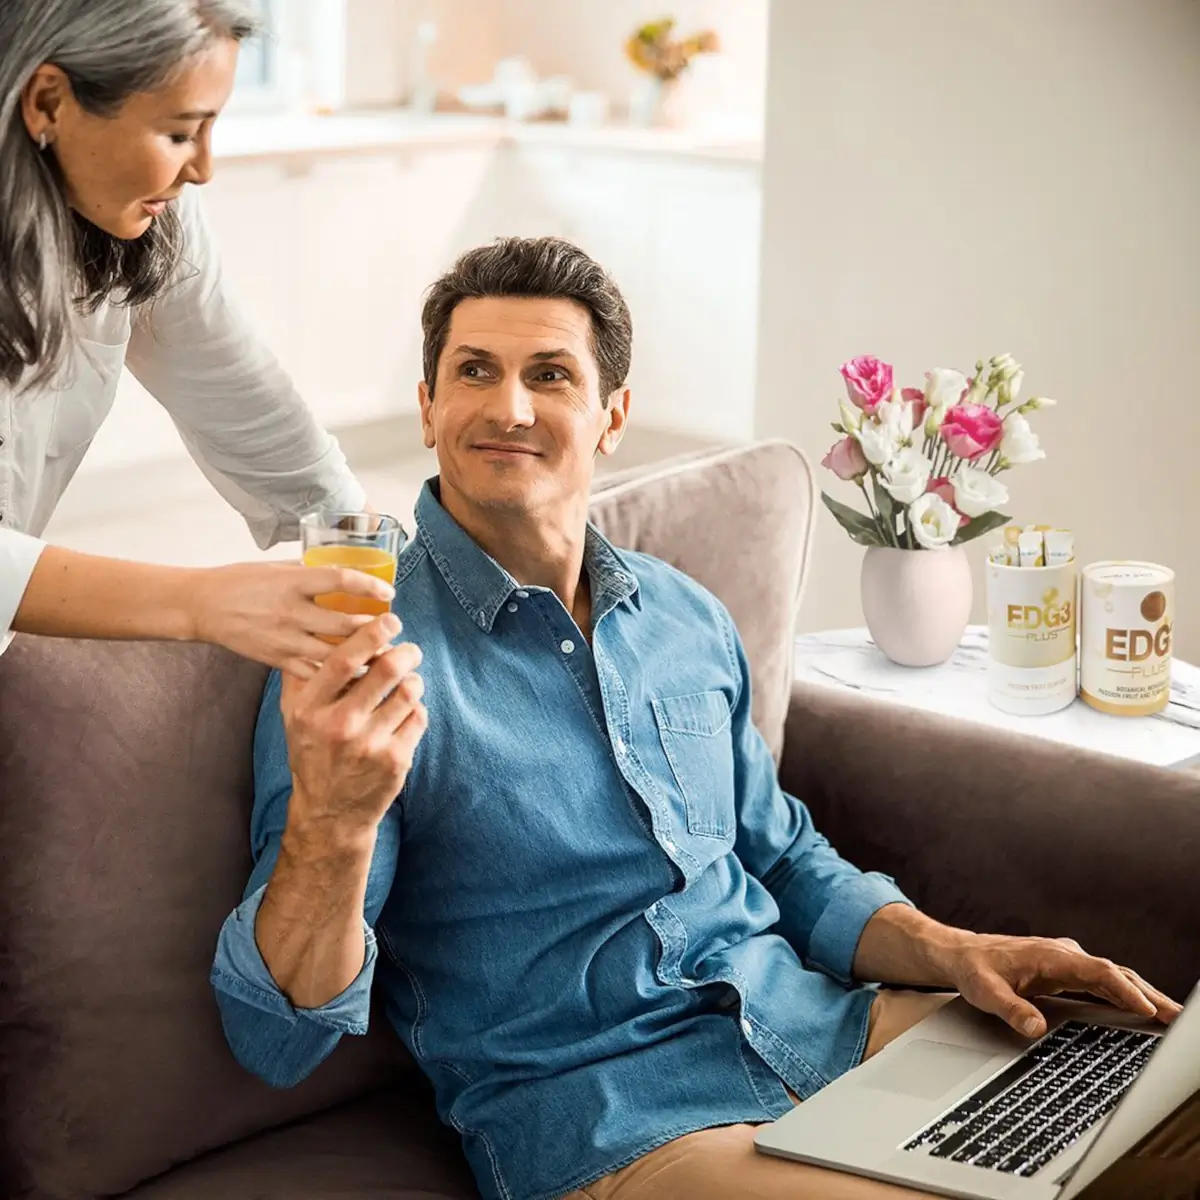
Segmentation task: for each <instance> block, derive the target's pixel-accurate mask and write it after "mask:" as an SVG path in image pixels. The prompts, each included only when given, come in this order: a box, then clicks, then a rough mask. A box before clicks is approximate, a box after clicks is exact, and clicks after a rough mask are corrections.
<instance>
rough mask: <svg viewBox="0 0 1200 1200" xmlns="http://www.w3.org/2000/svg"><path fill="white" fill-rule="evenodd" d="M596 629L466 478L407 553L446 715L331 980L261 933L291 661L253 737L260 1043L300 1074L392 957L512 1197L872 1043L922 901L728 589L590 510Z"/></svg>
mask: <svg viewBox="0 0 1200 1200" xmlns="http://www.w3.org/2000/svg"><path fill="white" fill-rule="evenodd" d="M585 568H586V571H587V574H588V578H589V580H590V585H591V596H592V615H593V628H594V635H593V643H592V645H590V646H589V644H588V641H587V639H586V638H584V637H582V636H581V635H580V631H579V629H578V627H577V626H576V625H575V623H574V621H573V620H572V618H571V616H570V614H569V613H568V612H567V610H566V609H565V607H564V606H563V604H562V603H561V601H559V599H558V598H557V597H556V596H555V595H554V593H553V592H551V591H549V590H547V589H544V588H535V587H521V586H519V585H518V584H517V583H516V582H514V580H513V579H512V577H511V576H510V575H509V574H508V573H507V572H506V571H505V570H504V569H503V568H502V567H500V565H499V564H498V563H496V562H495V560H494V559H492V558H491V557H490V556H488V555H487V554H485V553H484V552H483V551H482V550H481V549H480V548H479V547H478V546H477V545H476V544H475V543H474V542H473V541H472V540H471V538H470V537H469V536H468V535H467V534H466V533H465V532H464V531H463V529H462V528H461V527H460V526H459V525H458V524H457V523H456V522H455V521H454V520H453V519H452V518H451V517H450V515H449V514H448V513H447V512H446V511H445V510H444V509H443V508H442V506H441V504H440V502H439V500H438V490H437V485H436V483H435V482H431V483H430V484H427V485H426V488H425V490H424V492H423V493H422V495H421V498H420V502H419V505H418V509H417V534H416V536H415V538H414V540H413V541H412V543H410V545H409V546H408V547H407V548H406V549H405V551H404V552H403V554H402V555H401V558H400V564H399V569H398V571H397V584H396V600H395V611H396V613H397V614H398V615H399V616H400V617H401V618H402V620H403V622H404V626H405V630H404V636H405V637H407V638H411V639H412V640H413V641H415V642H417V643H418V644H419V645H420V646H421V648H422V650H423V652H424V664H423V666H422V668H421V672H422V675H423V677H424V679H425V683H426V696H425V699H426V704H427V706H428V709H429V729H428V732H427V733H426V735H425V738H424V739H423V741H422V742H421V745H420V747H419V749H418V752H417V756H416V761H415V763H414V765H413V769H412V772H411V773H410V775H409V778H408V782H407V784H406V785H405V788H404V790H403V792H402V793H401V794H400V796H399V797H398V798H397V800H396V803H395V804H394V805H393V806H392V808H391V809H390V810H389V812H388V815H387V817H386V818H385V819H384V821H383V823H382V825H381V826H380V829H379V836H378V841H377V845H376V849H375V857H374V862H373V864H372V867H371V872H370V879H369V884H368V888H367V899H366V912H365V914H364V918H365V934H366V943H367V955H366V962H365V965H364V967H363V970H362V973H361V974H360V975H359V977H358V979H357V980H355V982H354V983H352V984H351V985H350V987H349V988H348V989H347V990H346V991H345V992H344V993H343V994H342V995H341V996H339V997H337V998H335V999H334V1000H332V1001H331V1002H330V1003H329V1004H327V1005H325V1006H324V1007H323V1008H320V1009H312V1010H298V1009H296V1008H294V1007H293V1006H292V1005H291V1004H290V1003H289V1002H288V1000H287V999H286V998H285V997H284V996H283V994H282V993H281V992H280V990H279V988H278V987H277V986H276V984H275V982H274V980H273V979H272V977H271V975H270V972H269V971H268V970H267V968H266V966H265V964H264V962H263V960H262V956H261V955H260V953H259V951H258V948H257V946H256V944H255V939H254V922H255V915H256V913H257V911H258V905H259V902H260V901H261V899H262V895H263V891H264V888H265V886H266V884H267V882H268V880H269V879H270V877H271V872H272V869H273V867H274V863H275V859H276V856H277V854H278V849H279V839H280V835H281V833H282V831H283V828H284V823H285V819H286V810H287V804H288V796H289V793H290V789H291V776H290V773H289V770H288V762H287V748H286V744H285V739H284V731H283V725H282V722H281V719H280V713H279V679H278V676H272V678H271V681H270V683H269V684H268V686H267V691H266V695H265V697H264V700H263V707H262V712H261V715H260V718H259V725H258V731H257V740H256V745H255V773H256V796H255V805H254V815H253V821H252V830H251V837H252V843H253V852H254V857H255V860H256V866H255V869H254V872H253V875H252V876H251V879H250V882H249V884H248V886H247V888H246V893H245V899H244V902H243V903H242V904H241V906H240V907H239V908H237V909H236V910H235V911H234V912H233V913H231V914H230V916H229V918H228V920H227V921H226V922H225V925H224V928H223V929H222V931H221V935H220V941H219V945H218V947H217V952H216V961H215V963H214V966H213V972H212V980H213V984H214V986H215V988H216V995H217V1001H218V1004H219V1006H220V1010H221V1017H222V1020H223V1022H224V1026H225V1032H226V1035H227V1037H228V1039H229V1044H230V1045H231V1047H232V1048H233V1051H234V1053H235V1054H236V1055H237V1057H238V1059H239V1060H240V1061H241V1062H242V1064H243V1065H244V1066H245V1067H247V1068H248V1069H249V1070H250V1071H253V1072H254V1073H255V1074H257V1075H259V1076H261V1077H262V1078H263V1079H265V1080H267V1081H268V1082H269V1083H271V1084H274V1085H276V1086H279V1087H287V1086H290V1085H292V1084H295V1083H297V1082H298V1081H299V1080H301V1079H303V1078H304V1077H305V1076H306V1075H308V1074H309V1073H310V1072H311V1071H312V1070H313V1069H314V1068H316V1067H317V1065H318V1064H319V1063H320V1062H321V1061H322V1060H323V1059H324V1058H325V1057H326V1056H327V1055H328V1054H329V1053H330V1052H331V1051H332V1050H333V1048H334V1046H336V1044H337V1042H338V1040H339V1039H340V1038H341V1037H342V1035H343V1034H347V1033H350V1034H361V1033H364V1032H365V1031H366V1027H367V1016H368V1008H369V993H370V990H371V987H372V983H373V982H374V985H375V986H376V987H378V988H379V989H380V991H381V992H382V998H383V1000H384V1002H385V1006H386V1012H387V1014H388V1016H389V1018H390V1020H391V1023H392V1025H393V1027H394V1028H395V1030H396V1032H397V1033H398V1034H399V1036H400V1037H401V1038H402V1039H403V1041H404V1044H405V1045H406V1046H407V1047H408V1048H409V1050H410V1051H411V1052H412V1054H413V1056H414V1057H415V1058H416V1060H417V1062H418V1063H419V1064H420V1066H421V1068H422V1070H423V1071H424V1072H425V1074H426V1075H427V1076H428V1077H429V1078H430V1079H431V1080H432V1082H433V1084H434V1087H435V1089H436V1093H437V1102H438V1107H439V1110H440V1113H441V1116H442V1119H443V1120H444V1121H445V1122H447V1123H448V1124H450V1125H452V1126H453V1127H454V1128H455V1129H457V1130H458V1131H459V1133H460V1134H461V1135H462V1141H463V1147H464V1149H465V1152H466V1155H467V1157H468V1159H469V1160H470V1163H471V1166H472V1168H473V1169H474V1172H475V1176H476V1178H477V1180H478V1183H479V1187H480V1189H481V1191H482V1192H483V1194H484V1196H486V1197H502V1198H503V1200H535V1198H549V1197H554V1196H559V1195H562V1194H563V1193H566V1192H569V1191H571V1190H573V1189H575V1188H578V1187H581V1186H583V1185H585V1184H587V1183H589V1182H590V1181H592V1180H594V1179H597V1178H599V1177H600V1176H602V1175H605V1174H607V1173H608V1172H610V1171H613V1170H615V1169H616V1168H618V1167H621V1166H623V1165H625V1164H627V1163H630V1162H632V1161H633V1160H634V1159H636V1158H639V1157H640V1156H641V1155H643V1154H645V1153H647V1152H648V1151H649V1150H651V1149H653V1148H654V1147H656V1146H659V1145H661V1144H663V1143H664V1142H667V1141H669V1140H671V1139H673V1138H676V1137H679V1136H681V1135H682V1134H685V1133H689V1132H692V1131H694V1130H697V1129H702V1128H707V1127H710V1126H716V1125H727V1124H733V1123H737V1122H743V1121H748V1122H763V1121H768V1120H771V1119H773V1118H775V1117H778V1116H781V1115H782V1114H783V1113H785V1112H787V1111H788V1110H789V1108H790V1106H791V1101H790V1100H789V1098H788V1090H789V1089H790V1090H791V1091H792V1092H794V1093H795V1094H797V1095H799V1096H800V1097H805V1096H809V1095H811V1094H812V1093H813V1092H815V1091H817V1090H818V1089H819V1088H820V1087H822V1086H823V1085H824V1084H826V1083H828V1082H829V1081H830V1080H832V1079H834V1078H835V1077H836V1076H838V1075H840V1074H842V1073H843V1072H844V1071H846V1070H847V1069H849V1068H850V1067H852V1066H854V1065H855V1064H856V1063H857V1062H858V1061H859V1059H860V1058H861V1055H862V1052H863V1047H864V1044H865V1041H866V1034H867V1020H868V1013H869V1008H870V1002H871V1000H872V998H873V995H874V993H873V992H872V991H871V990H869V989H865V988H860V987H856V986H854V985H853V984H852V983H851V981H850V974H851V963H852V961H853V958H854V953H855V949H856V947H857V945H858V941H859V937H860V935H861V933H862V930H863V927H864V925H865V924H866V923H867V921H868V920H869V919H870V917H871V916H872V914H873V913H875V912H876V911H877V910H878V909H879V908H881V907H882V906H883V905H885V904H891V903H896V902H904V897H903V896H902V895H901V893H900V892H899V891H898V890H897V889H896V887H895V885H894V884H893V882H892V881H891V880H890V879H887V878H886V877H884V876H881V875H875V874H863V873H861V872H860V871H858V870H857V869H856V868H855V867H853V866H851V865H850V864H849V863H847V862H846V861H845V860H843V859H842V858H840V857H839V856H838V855H837V853H836V852H835V851H834V850H833V849H832V848H831V847H830V846H829V844H828V843H827V842H826V841H825V839H824V838H822V837H821V835H820V834H819V833H817V831H816V830H815V829H814V828H813V825H812V821H811V819H810V817H809V814H808V811H807V809H806V808H805V807H804V805H803V804H802V803H801V802H800V801H799V800H797V799H795V798H794V797H792V796H789V795H787V794H786V793H785V792H783V791H781V790H780V788H779V785H778V783H777V782H776V774H775V764H774V762H773V761H772V758H771V754H770V752H769V750H768V748H767V745H766V743H765V742H764V741H763V739H762V737H761V736H760V735H759V733H758V732H757V731H756V729H755V728H754V725H753V724H752V723H751V718H750V679H749V674H748V670H747V665H746V659H745V655H744V653H743V651H742V646H741V642H740V640H739V638H738V635H737V632H736V630H735V629H734V626H733V622H732V621H731V620H730V617H729V614H728V613H727V612H726V611H725V609H724V607H723V606H722V605H721V604H720V603H719V602H718V601H717V600H716V598H715V597H713V596H712V595H711V594H710V593H709V592H707V591H705V589H704V588H702V587H700V586H699V585H698V584H696V583H695V582H693V581H692V580H691V579H689V578H687V577H686V576H684V575H682V574H681V573H679V572H678V571H676V570H674V569H673V568H671V567H669V566H668V565H666V564H665V563H663V562H660V561H659V560H657V559H654V558H651V557H649V556H647V555H643V554H634V553H628V552H625V551H621V552H618V551H617V550H615V549H614V548H613V547H612V546H611V545H610V544H609V543H608V542H607V541H606V540H605V539H604V538H603V537H602V536H601V535H600V533H599V532H598V531H597V530H596V529H594V528H590V527H589V529H588V532H587V545H586V553H585Z"/></svg>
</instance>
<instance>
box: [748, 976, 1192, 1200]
mask: <svg viewBox="0 0 1200 1200" xmlns="http://www.w3.org/2000/svg"><path fill="white" fill-rule="evenodd" d="M1043 1011H1045V1013H1046V1015H1047V1021H1048V1024H1049V1031H1048V1033H1047V1034H1046V1036H1045V1037H1043V1038H1042V1039H1041V1040H1039V1041H1037V1042H1035V1043H1033V1044H1032V1045H1031V1044H1030V1043H1028V1042H1027V1041H1025V1040H1024V1039H1022V1038H1020V1037H1018V1035H1017V1034H1015V1033H1013V1032H1011V1031H1010V1030H1009V1029H1008V1027H1007V1026H1005V1025H1003V1024H1002V1023H1001V1022H1000V1021H999V1020H997V1019H996V1018H994V1017H988V1016H986V1015H984V1014H983V1013H981V1012H979V1011H978V1010H977V1009H974V1008H972V1007H971V1006H970V1005H969V1004H967V1002H966V1001H965V1000H961V999H958V1000H954V1001H952V1002H951V1003H950V1004H948V1005H947V1006H946V1007H945V1008H943V1009H941V1010H939V1011H938V1012H936V1013H935V1014H934V1015H933V1016H931V1017H928V1018H926V1019H925V1020H924V1021H921V1022H920V1023H919V1024H918V1025H915V1026H914V1027H913V1028H912V1029H910V1030H909V1031H908V1032H907V1033H905V1034H903V1035H902V1036H901V1037H899V1038H897V1039H896V1040H895V1041H894V1042H892V1043H891V1044H890V1045H889V1046H887V1047H886V1048H885V1049H884V1050H881V1051H880V1052H879V1053H878V1054H877V1055H875V1056H874V1057H873V1058H871V1059H869V1060H868V1061H867V1062H865V1063H863V1064H862V1065H861V1066H859V1067H856V1068H855V1069H854V1070H853V1071H849V1072H848V1073H847V1074H845V1075H843V1076H842V1077H841V1078H840V1079H837V1080H835V1081H834V1082H833V1083H831V1084H829V1086H828V1087H825V1088H823V1089H822V1090H821V1091H820V1092H818V1093H817V1094H816V1095H815V1096H814V1097H813V1098H812V1099H811V1100H806V1101H805V1102H804V1103H803V1104H800V1105H798V1106H797V1107H796V1108H795V1109H793V1110H792V1111H791V1112H790V1113H788V1114H787V1115H786V1116H784V1117H781V1118H780V1119H779V1120H778V1121H776V1122H775V1123H774V1124H772V1125H766V1126H764V1127H763V1128H762V1129H760V1130H759V1132H758V1135H757V1137H756V1138H755V1141H756V1143H757V1145H758V1148H759V1149H760V1150H762V1151H765V1152H766V1153H768V1154H777V1155H780V1156H782V1157H784V1158H792V1159H797V1160H799V1161H801V1162H806V1163H814V1164H816V1165H817V1166H823V1167H832V1168H835V1169H837V1170H841V1171H850V1172H852V1173H854V1174H856V1175H866V1176H869V1177H871V1178H873V1179H883V1180H887V1181H888V1182H890V1183H901V1184H908V1185H909V1186H911V1187H917V1188H922V1189H924V1190H925V1191H928V1192H934V1193H936V1194H938V1195H942V1196H959V1197H963V1198H964V1200H1009V1198H1010V1197H1019V1198H1020V1200H1026V1198H1029V1200H1041V1198H1042V1197H1045V1198H1046V1200H1051V1198H1053V1200H1071V1197H1073V1196H1077V1195H1079V1193H1080V1192H1082V1191H1083V1189H1084V1188H1085V1187H1087V1185H1088V1184H1089V1183H1091V1182H1092V1181H1093V1180H1094V1179H1096V1178H1097V1177H1098V1176H1100V1175H1101V1174H1103V1172H1104V1171H1106V1170H1107V1169H1108V1168H1109V1167H1110V1166H1111V1165H1112V1164H1113V1163H1114V1162H1115V1161H1116V1160H1117V1159H1118V1158H1120V1157H1121V1155H1122V1154H1124V1153H1125V1152H1126V1151H1127V1150H1129V1149H1131V1148H1132V1147H1133V1146H1135V1145H1136V1144H1137V1143H1138V1142H1139V1141H1141V1140H1142V1138H1144V1137H1145V1136H1146V1135H1147V1134H1148V1133H1150V1132H1151V1131H1152V1130H1153V1129H1154V1128H1155V1127H1156V1126H1157V1125H1158V1124H1159V1123H1160V1122H1161V1121H1163V1120H1165V1119H1166V1118H1167V1117H1168V1116H1169V1115H1170V1114H1171V1113H1172V1112H1174V1110H1175V1109H1177V1108H1178V1107H1179V1106H1180V1105H1181V1104H1182V1103H1183V1102H1184V1101H1185V1100H1187V1099H1188V1098H1189V1097H1191V1096H1192V1095H1193V1094H1194V1093H1195V1092H1197V1091H1198V1090H1200V987H1197V989H1196V990H1195V991H1193V992H1192V996H1191V999H1190V1000H1189V1001H1188V1003H1187V1005H1186V1007H1185V1008H1184V1011H1183V1012H1182V1013H1181V1014H1180V1016H1179V1017H1177V1018H1176V1020H1175V1022H1174V1024H1173V1025H1172V1026H1171V1027H1170V1029H1169V1030H1167V1031H1165V1032H1164V1031H1163V1029H1162V1027H1161V1026H1151V1025H1148V1024H1147V1023H1146V1022H1144V1021H1142V1020H1139V1019H1138V1018H1136V1017H1127V1016H1126V1015H1125V1014H1122V1013H1120V1012H1118V1011H1116V1010H1114V1009H1108V1008H1100V1007H1099V1006H1093V1005H1088V1006H1082V1005H1068V1004H1064V1003H1061V1002H1059V1003H1054V1002H1050V1003H1048V1004H1046V1005H1045V1006H1043Z"/></svg>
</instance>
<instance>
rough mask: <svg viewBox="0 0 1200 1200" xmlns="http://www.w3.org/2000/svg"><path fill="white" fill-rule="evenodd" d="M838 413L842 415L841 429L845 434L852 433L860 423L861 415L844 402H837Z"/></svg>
mask: <svg viewBox="0 0 1200 1200" xmlns="http://www.w3.org/2000/svg"><path fill="white" fill-rule="evenodd" d="M838 411H839V412H840V413H841V415H842V428H843V429H845V431H846V432H847V433H853V432H854V431H855V430H856V429H857V428H858V427H859V425H860V424H861V423H862V413H860V412H859V411H858V409H857V408H851V407H850V405H849V404H847V403H846V402H845V400H839V401H838Z"/></svg>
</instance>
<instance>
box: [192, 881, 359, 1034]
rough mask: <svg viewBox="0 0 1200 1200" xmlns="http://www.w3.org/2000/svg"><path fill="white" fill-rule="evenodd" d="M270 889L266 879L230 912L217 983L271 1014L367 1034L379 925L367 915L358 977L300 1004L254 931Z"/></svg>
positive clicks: (215, 967)
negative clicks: (323, 999) (318, 1001)
mask: <svg viewBox="0 0 1200 1200" xmlns="http://www.w3.org/2000/svg"><path fill="white" fill-rule="evenodd" d="M266 890H267V889H266V885H265V884H264V885H263V886H262V887H260V888H258V889H257V890H256V891H255V892H253V893H252V894H251V895H250V896H248V897H247V898H246V899H245V900H243V901H242V903H241V904H239V905H238V907H237V908H235V909H234V910H233V912H231V913H230V914H229V916H228V917H226V919H225V924H224V925H223V926H222V927H221V934H220V937H219V938H218V939H217V952H216V956H215V957H214V959H213V968H212V983H213V986H214V988H216V989H217V991H219V992H225V993H228V994H230V995H232V996H234V997H236V998H238V999H239V1000H242V1001H243V1002H244V1003H246V1004H249V1005H250V1006H251V1007H252V1008H257V1009H258V1010H259V1011H261V1012H263V1013H266V1014H268V1015H269V1016H274V1017H279V1018H282V1019H283V1020H284V1021H286V1022H287V1023H288V1024H289V1025H291V1024H294V1023H295V1022H296V1021H297V1020H298V1019H299V1018H300V1017H303V1019H304V1020H306V1021H311V1022H312V1023H313V1024H315V1025H321V1026H324V1027H325V1028H326V1029H332V1030H336V1031H337V1032H338V1033H350V1034H356V1035H359V1036H361V1035H362V1034H365V1033H366V1032H367V1026H368V1024H369V1022H370V1016H371V981H372V979H373V978H374V976H375V960H376V959H377V958H378V956H379V950H378V947H377V946H376V942H375V932H374V930H373V929H372V928H371V927H370V925H368V924H367V923H366V921H364V922H363V938H364V940H365V942H366V955H365V957H364V959H363V966H362V970H361V971H359V973H358V976H357V977H356V978H355V980H354V982H353V983H351V984H350V986H349V987H348V988H346V990H345V991H344V992H342V994H341V995H340V996H335V997H334V998H333V999H332V1000H330V1001H329V1003H328V1004H323V1005H322V1006H321V1007H320V1008H306V1009H303V1010H299V1009H296V1008H295V1007H294V1006H293V1005H292V1002H291V1001H290V1000H289V999H288V998H287V997H286V996H285V995H284V994H283V992H281V991H280V990H279V987H278V985H277V984H276V983H275V980H274V978H273V977H272V975H271V972H270V971H269V970H268V968H267V964H266V963H265V962H264V961H263V956H262V952H261V951H260V950H259V948H258V942H257V940H256V939H255V936H254V923H255V920H256V919H257V917H258V909H259V905H261V904H262V898H263V895H264V894H265V893H266Z"/></svg>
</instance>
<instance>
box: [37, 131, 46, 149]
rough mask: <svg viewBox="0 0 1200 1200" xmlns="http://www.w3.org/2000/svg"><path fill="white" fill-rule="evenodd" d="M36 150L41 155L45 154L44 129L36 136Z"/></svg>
mask: <svg viewBox="0 0 1200 1200" xmlns="http://www.w3.org/2000/svg"><path fill="white" fill-rule="evenodd" d="M38 149H39V150H40V151H41V152H42V153H43V154H45V153H46V131H45V130H44V129H43V130H42V132H41V133H40V134H38Z"/></svg>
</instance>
